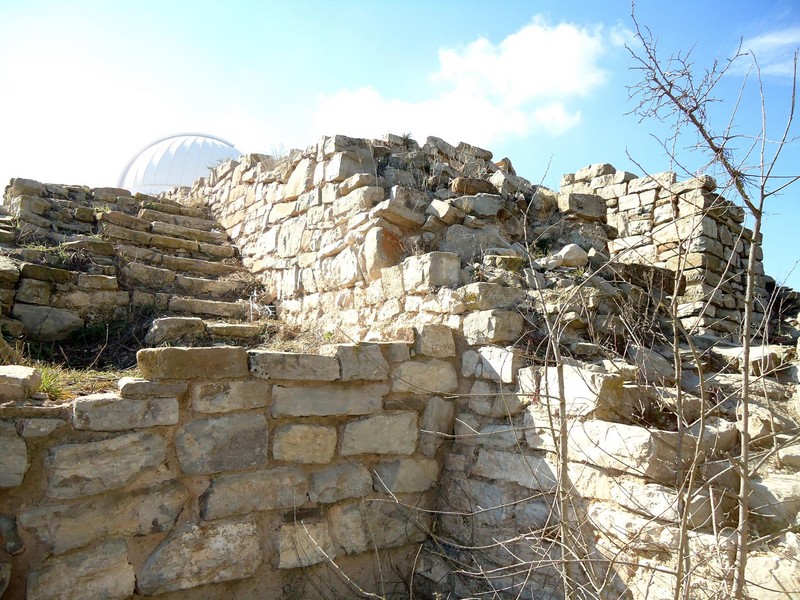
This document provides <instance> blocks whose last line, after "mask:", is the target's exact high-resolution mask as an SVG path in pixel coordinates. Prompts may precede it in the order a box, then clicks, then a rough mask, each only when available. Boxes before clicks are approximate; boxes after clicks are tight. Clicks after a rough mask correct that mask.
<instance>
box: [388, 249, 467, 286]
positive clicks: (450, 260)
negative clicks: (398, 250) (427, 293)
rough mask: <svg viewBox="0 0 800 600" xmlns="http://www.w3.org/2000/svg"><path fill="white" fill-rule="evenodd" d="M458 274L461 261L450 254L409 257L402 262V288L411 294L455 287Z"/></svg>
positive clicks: (440, 253) (436, 253) (458, 278)
mask: <svg viewBox="0 0 800 600" xmlns="http://www.w3.org/2000/svg"><path fill="white" fill-rule="evenodd" d="M460 272H461V261H460V260H459V258H458V256H457V255H455V254H452V253H450V252H430V253H428V254H423V255H420V256H409V257H408V258H407V259H405V260H404V261H403V288H404V289H405V290H406V292H411V291H423V290H428V289H430V288H434V287H440V286H444V287H455V286H457V285H458V283H459V280H460V277H459V275H460ZM387 296H388V294H387Z"/></svg>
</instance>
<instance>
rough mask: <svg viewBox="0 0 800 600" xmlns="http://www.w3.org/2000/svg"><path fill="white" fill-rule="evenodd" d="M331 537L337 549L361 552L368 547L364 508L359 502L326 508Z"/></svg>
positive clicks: (346, 551)
mask: <svg viewBox="0 0 800 600" xmlns="http://www.w3.org/2000/svg"><path fill="white" fill-rule="evenodd" d="M328 523H329V527H330V533H331V538H333V542H334V544H335V545H336V548H337V551H340V552H339V553H340V554H341V553H344V554H361V553H362V552H366V551H368V550H369V548H370V540H369V537H368V536H367V527H366V522H365V520H364V510H363V509H362V507H361V506H360V505H359V504H336V505H334V506H331V507H330V509H329V510H328Z"/></svg>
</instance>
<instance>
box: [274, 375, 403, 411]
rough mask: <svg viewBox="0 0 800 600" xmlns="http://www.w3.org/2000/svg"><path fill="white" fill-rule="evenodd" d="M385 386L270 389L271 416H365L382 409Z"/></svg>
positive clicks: (278, 387) (387, 390) (276, 387)
mask: <svg viewBox="0 0 800 600" xmlns="http://www.w3.org/2000/svg"><path fill="white" fill-rule="evenodd" d="M388 392H389V386H387V385H386V384H383V383H371V384H366V385H352V386H342V385H339V384H335V385H326V386H320V387H296V388H289V387H283V386H279V385H276V386H274V387H273V388H272V416H274V417H310V416H334V415H366V414H370V413H374V412H377V411H379V410H381V409H382V408H383V397H384V396H385V395H386V394H387V393H388Z"/></svg>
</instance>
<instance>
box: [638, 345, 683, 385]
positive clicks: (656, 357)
mask: <svg viewBox="0 0 800 600" xmlns="http://www.w3.org/2000/svg"><path fill="white" fill-rule="evenodd" d="M628 358H630V359H631V360H632V361H633V362H634V363H635V364H636V365H637V366H638V367H639V377H640V378H641V379H642V380H643V381H644V382H646V383H657V384H660V385H672V384H673V383H675V367H674V366H673V365H672V363H670V362H669V361H668V360H667V359H666V358H664V357H663V356H661V355H660V354H659V353H658V352H656V351H655V350H653V349H652V348H647V347H644V346H639V345H637V344H632V345H630V346H629V347H628Z"/></svg>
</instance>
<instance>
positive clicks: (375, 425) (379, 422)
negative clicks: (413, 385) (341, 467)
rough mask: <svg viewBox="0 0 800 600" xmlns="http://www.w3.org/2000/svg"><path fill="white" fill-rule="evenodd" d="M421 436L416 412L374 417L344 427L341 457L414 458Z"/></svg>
mask: <svg viewBox="0 0 800 600" xmlns="http://www.w3.org/2000/svg"><path fill="white" fill-rule="evenodd" d="M418 436H419V428H418V426H417V413H416V412H412V411H407V412H398V413H393V414H382V415H374V416H371V417H366V418H364V419H360V420H358V421H352V422H350V423H348V424H347V425H345V428H344V432H343V434H342V446H341V449H340V453H341V454H342V456H351V455H354V454H412V453H413V452H414V450H416V448H417V438H418Z"/></svg>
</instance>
